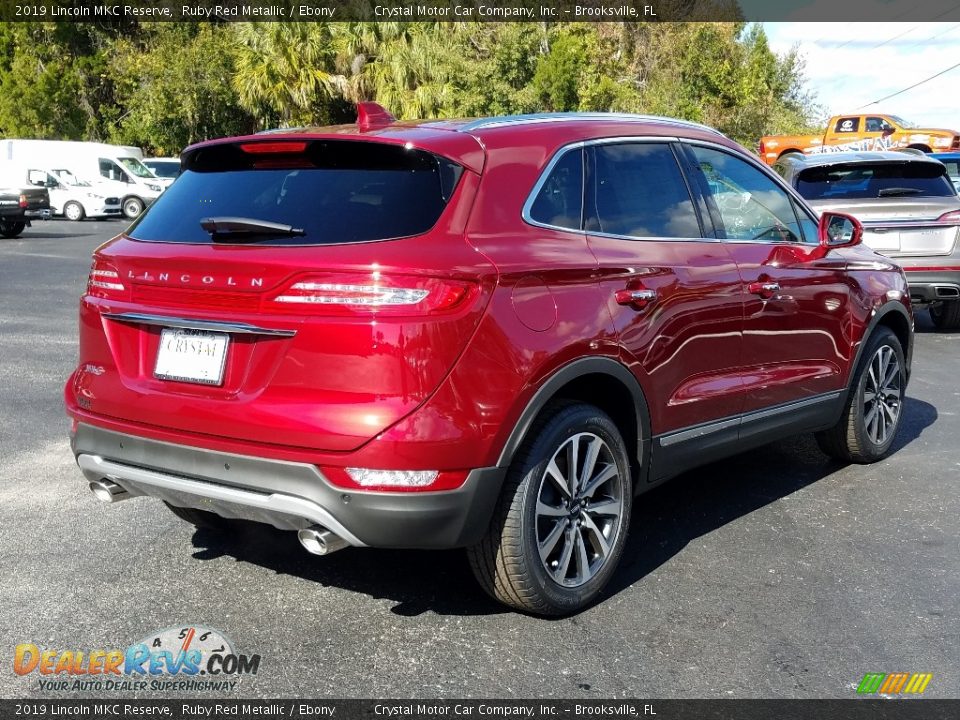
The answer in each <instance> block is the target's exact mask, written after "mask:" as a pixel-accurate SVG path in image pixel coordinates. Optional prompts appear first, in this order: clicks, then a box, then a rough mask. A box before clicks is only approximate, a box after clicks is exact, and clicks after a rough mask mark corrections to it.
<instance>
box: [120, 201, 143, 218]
mask: <svg viewBox="0 0 960 720" xmlns="http://www.w3.org/2000/svg"><path fill="white" fill-rule="evenodd" d="M142 212H143V200H141V199H140V198H138V197H128V198H124V199H123V216H124V217H125V218H127V219H129V220H133V219H135V218H138V217H140V214H141V213H142Z"/></svg>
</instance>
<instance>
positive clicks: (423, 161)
mask: <svg viewBox="0 0 960 720" xmlns="http://www.w3.org/2000/svg"><path fill="white" fill-rule="evenodd" d="M461 172H462V168H461V167H460V166H459V165H457V164H456V163H454V162H452V161H450V160H447V159H445V158H441V157H438V156H436V155H433V154H431V153H428V152H424V151H421V150H413V149H406V148H404V147H402V146H394V145H383V144H377V143H367V142H345V141H314V142H312V143H310V144H309V145H308V147H307V149H306V150H305V152H302V153H295V154H282V155H270V154H260V153H258V154H255V155H249V154H247V153H245V152H244V151H243V150H242V149H241V148H239V147H238V146H235V145H219V146H212V147H210V148H208V149H201V150H200V151H198V154H197V156H196V157H194V158H192V159H191V161H190V162H188V163H187V164H186V167H185V170H184V172H183V173H182V174H181V175H180V177H179V178H178V179H177V181H176V182H175V183H174V184H173V185H171V186H170V187H169V188H168V189H167V190H166V192H164V193H163V195H161V196H160V198H159V199H158V200H157V201H156V202H155V203H154V204H153V206H152V207H151V208H150V209H149V210H148V211H147V212H146V213H145V214H144V215H143V216H142V217H141V219H140V220H139V221H138V222H137V223H136V224H134V225H133V226H132V228H131V230H130V231H129V233H128V234H129V236H130V237H132V238H134V239H136V240H145V241H163V242H183V243H211V242H213V238H212V237H211V235H210V233H208V232H207V231H206V230H204V229H203V228H202V227H201V225H200V223H201V221H202V220H204V219H205V218H211V217H241V218H249V219H252V220H260V221H267V222H272V223H280V224H283V225H290V226H293V227H295V228H301V229H303V231H304V232H303V234H302V235H298V236H283V237H270V236H262V237H261V236H257V237H256V238H254V240H255V241H256V242H257V243H258V244H266V245H330V244H340V243H355V242H367V241H372V240H387V239H393V238H401V237H410V236H414V235H421V234H423V233H425V232H428V231H429V230H430V229H431V228H432V227H433V226H434V225H435V224H436V222H437V220H438V219H439V218H440V215H441V213H442V212H443V210H444V208H445V207H446V205H447V202H448V201H449V199H450V196H451V195H452V194H453V190H454V188H455V187H456V184H457V182H458V180H459V178H460V175H461ZM249 241H250V239H245V240H244V241H243V242H249Z"/></svg>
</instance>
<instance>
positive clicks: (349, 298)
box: [267, 270, 476, 316]
mask: <svg viewBox="0 0 960 720" xmlns="http://www.w3.org/2000/svg"><path fill="white" fill-rule="evenodd" d="M475 290H476V286H475V285H474V284H472V283H469V282H464V281H461V280H450V279H446V278H442V279H441V278H433V277H417V276H413V275H386V274H384V273H381V272H380V271H378V270H374V271H372V272H369V273H324V274H313V275H308V276H305V277H301V278H299V279H297V280H296V281H295V282H293V283H291V284H290V285H288V286H287V287H286V288H284V289H283V290H281V291H279V292H278V293H275V294H274V295H273V296H271V297H270V298H269V299H268V300H267V304H269V305H274V306H276V307H278V308H279V307H282V308H283V309H284V310H285V311H288V312H289V311H295V312H304V313H309V314H311V315H346V316H353V315H378V316H382V315H435V314H440V313H446V312H452V311H454V310H456V309H458V308H459V307H460V306H461V305H462V304H463V303H464V302H465V301H467V300H468V299H469V298H470V297H471V296H472V295H473V293H474V291H475Z"/></svg>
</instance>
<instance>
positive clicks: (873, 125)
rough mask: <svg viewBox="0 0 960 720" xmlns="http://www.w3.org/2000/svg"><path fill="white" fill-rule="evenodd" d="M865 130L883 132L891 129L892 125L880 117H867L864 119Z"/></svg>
mask: <svg viewBox="0 0 960 720" xmlns="http://www.w3.org/2000/svg"><path fill="white" fill-rule="evenodd" d="M866 128H867V132H885V131H887V130H893V126H892V125H890V123H888V122H887V121H886V120H884V119H883V118H881V117H868V118H867V120H866Z"/></svg>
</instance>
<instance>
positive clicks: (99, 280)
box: [87, 258, 127, 300]
mask: <svg viewBox="0 0 960 720" xmlns="http://www.w3.org/2000/svg"><path fill="white" fill-rule="evenodd" d="M87 295H91V296H92V297H98V298H105V299H107V300H126V299H127V289H126V287H124V284H123V281H122V280H121V279H120V273H119V271H118V270H117V269H116V268H115V267H114V266H113V265H111V264H110V263H108V262H106V261H105V260H103V259H101V258H94V259H93V265H91V266H90V276H89V277H88V278H87Z"/></svg>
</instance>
